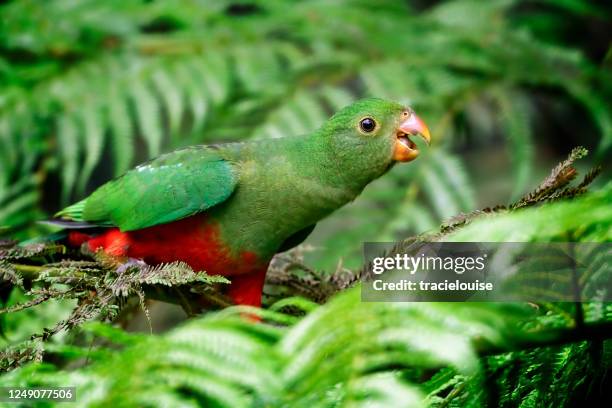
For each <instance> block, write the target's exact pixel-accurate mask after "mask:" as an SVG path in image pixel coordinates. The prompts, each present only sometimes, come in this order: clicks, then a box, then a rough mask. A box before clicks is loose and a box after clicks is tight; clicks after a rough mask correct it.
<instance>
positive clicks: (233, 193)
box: [51, 98, 431, 307]
mask: <svg viewBox="0 0 612 408" xmlns="http://www.w3.org/2000/svg"><path fill="white" fill-rule="evenodd" d="M413 136H419V137H421V138H422V139H424V140H425V142H426V143H427V144H429V143H430V140H431V139H430V132H429V129H428V128H427V126H426V125H425V124H424V122H423V121H422V120H421V119H420V118H419V117H418V116H417V115H416V113H415V112H414V110H413V109H411V108H409V107H406V106H404V105H402V104H400V103H397V102H392V101H387V100H383V99H378V98H368V99H362V100H358V101H356V102H354V103H352V104H350V105H348V106H346V107H344V108H342V109H341V110H339V111H338V112H337V113H335V114H334V115H333V116H332V117H331V118H329V119H328V120H327V121H326V122H324V123H323V124H322V126H320V127H319V128H318V129H317V130H315V131H314V132H312V133H310V134H308V135H305V136H287V137H279V138H274V139H256V140H248V141H243V142H234V143H225V144H216V145H196V146H190V147H185V148H181V149H178V150H175V151H173V152H170V153H167V154H163V155H161V156H159V157H157V158H155V159H152V160H150V161H148V162H145V163H143V164H141V165H138V166H137V167H135V168H133V169H131V170H129V171H127V172H126V173H124V174H123V175H121V176H119V177H118V178H116V179H113V180H111V181H109V182H107V183H106V184H103V185H101V186H100V187H98V188H97V189H96V190H94V191H93V192H92V193H91V194H90V195H89V196H87V197H86V198H84V199H82V200H81V201H78V202H76V203H75V204H72V205H70V206H68V207H66V208H64V209H63V210H61V211H59V212H58V213H57V214H55V216H54V218H53V219H52V220H51V221H56V222H57V223H58V225H62V227H63V228H64V231H66V232H67V240H68V244H69V245H72V246H81V245H86V246H87V248H89V250H91V251H93V252H95V251H104V253H106V254H108V255H110V256H112V257H118V258H120V259H123V258H125V259H137V260H139V261H141V262H145V263H146V264H151V265H156V264H164V263H170V262H176V261H182V262H184V263H186V264H187V265H189V266H190V267H191V268H192V269H193V270H194V271H204V272H205V273H207V274H209V275H221V276H224V277H226V278H228V280H229V281H230V283H229V285H228V286H227V289H226V290H225V294H226V295H227V296H228V297H229V298H230V299H231V301H232V302H233V303H235V304H237V305H249V306H256V307H260V306H261V299H262V292H263V286H264V281H265V276H266V272H267V269H268V265H269V263H270V261H271V260H272V257H273V256H274V255H275V254H277V253H279V252H283V251H286V250H288V249H290V248H293V247H295V246H297V245H299V244H301V243H302V242H303V241H304V240H305V239H306V238H307V237H308V235H309V234H310V233H311V232H312V231H313V229H314V227H315V225H316V224H317V222H318V221H320V220H321V219H323V218H325V217H327V216H328V215H330V214H331V213H332V212H334V211H335V210H337V209H339V208H340V207H342V206H344V205H345V204H347V203H350V202H351V201H353V200H355V199H356V198H357V196H358V195H359V194H360V193H361V192H362V191H363V189H364V188H365V187H366V186H367V185H368V184H369V183H370V182H372V181H373V180H375V179H377V178H379V177H380V176H382V175H383V174H385V173H386V172H387V171H388V170H389V169H390V168H392V167H393V166H394V165H395V164H396V163H400V162H410V161H412V160H414V159H416V158H417V156H418V155H419V148H418V146H417V145H416V143H414V141H413V140H412V139H411V137H413Z"/></svg>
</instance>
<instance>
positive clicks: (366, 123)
mask: <svg viewBox="0 0 612 408" xmlns="http://www.w3.org/2000/svg"><path fill="white" fill-rule="evenodd" d="M359 127H360V128H361V130H363V131H364V132H366V133H370V132H371V131H373V130H374V129H375V128H376V121H375V120H374V119H372V118H363V119H361V122H359Z"/></svg>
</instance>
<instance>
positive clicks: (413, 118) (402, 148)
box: [393, 110, 431, 162]
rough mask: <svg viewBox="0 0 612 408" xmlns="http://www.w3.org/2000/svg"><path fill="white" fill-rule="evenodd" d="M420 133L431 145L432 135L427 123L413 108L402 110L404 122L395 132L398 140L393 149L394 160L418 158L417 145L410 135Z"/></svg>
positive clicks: (405, 160)
mask: <svg viewBox="0 0 612 408" xmlns="http://www.w3.org/2000/svg"><path fill="white" fill-rule="evenodd" d="M414 135H419V136H421V137H422V138H423V139H424V140H425V142H427V144H428V145H429V144H430V143H431V135H430V134H429V129H428V128H427V125H425V123H423V121H422V120H421V118H419V117H418V116H417V115H416V113H414V112H413V111H412V110H406V111H404V112H402V122H401V123H400V125H399V127H398V128H397V132H396V134H395V136H396V138H397V140H396V141H395V147H394V150H393V160H395V161H399V162H409V161H412V160H414V159H416V158H417V157H418V155H419V149H418V147H417V145H416V144H415V143H414V142H413V141H412V140H410V136H414Z"/></svg>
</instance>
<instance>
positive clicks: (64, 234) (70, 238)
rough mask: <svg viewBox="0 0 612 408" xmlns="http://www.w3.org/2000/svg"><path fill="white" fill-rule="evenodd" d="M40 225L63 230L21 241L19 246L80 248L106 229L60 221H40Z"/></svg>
mask: <svg viewBox="0 0 612 408" xmlns="http://www.w3.org/2000/svg"><path fill="white" fill-rule="evenodd" d="M38 223H39V224H45V225H50V226H53V227H60V228H62V229H61V230H59V231H56V232H52V233H50V234H46V235H42V236H40V237H34V238H30V239H28V240H25V241H21V242H20V243H19V245H31V244H40V243H44V242H57V243H62V244H66V245H68V246H73V247H79V246H81V245H82V244H83V243H84V242H87V241H89V240H90V239H92V238H94V237H95V236H96V235H98V234H99V233H100V232H101V231H103V230H104V229H105V228H103V227H100V226H97V225H93V224H88V223H86V222H75V221H68V220H59V219H51V220H45V221H39V222H38Z"/></svg>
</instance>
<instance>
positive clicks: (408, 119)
mask: <svg viewBox="0 0 612 408" xmlns="http://www.w3.org/2000/svg"><path fill="white" fill-rule="evenodd" d="M322 129H323V130H324V134H326V135H327V138H328V143H331V149H332V150H333V153H334V155H335V156H336V157H338V160H340V161H342V162H343V164H345V165H346V167H347V169H349V170H350V169H354V170H355V171H362V172H369V171H371V172H372V174H371V176H372V178H374V177H378V176H379V175H380V172H381V169H384V170H386V169H388V168H390V167H391V166H392V165H393V164H394V163H397V162H409V161H412V160H414V159H416V158H417V157H418V155H419V149H418V147H417V145H416V143H414V141H413V139H414V137H416V136H419V137H421V138H423V139H424V140H425V142H426V143H427V144H429V143H430V134H429V129H428V128H427V126H426V125H425V123H423V121H422V120H421V119H420V118H419V117H418V116H417V115H416V113H415V112H414V111H413V110H412V109H411V108H409V107H406V106H403V105H401V104H399V103H396V102H390V101H386V100H383V99H374V98H372V99H362V100H360V101H357V102H355V103H353V104H351V105H349V106H347V107H345V108H344V109H342V110H340V111H339V112H338V113H336V114H335V115H334V116H333V117H332V118H331V119H330V120H329V121H328V122H327V123H326V124H325V125H324V126H323V128H322Z"/></svg>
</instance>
